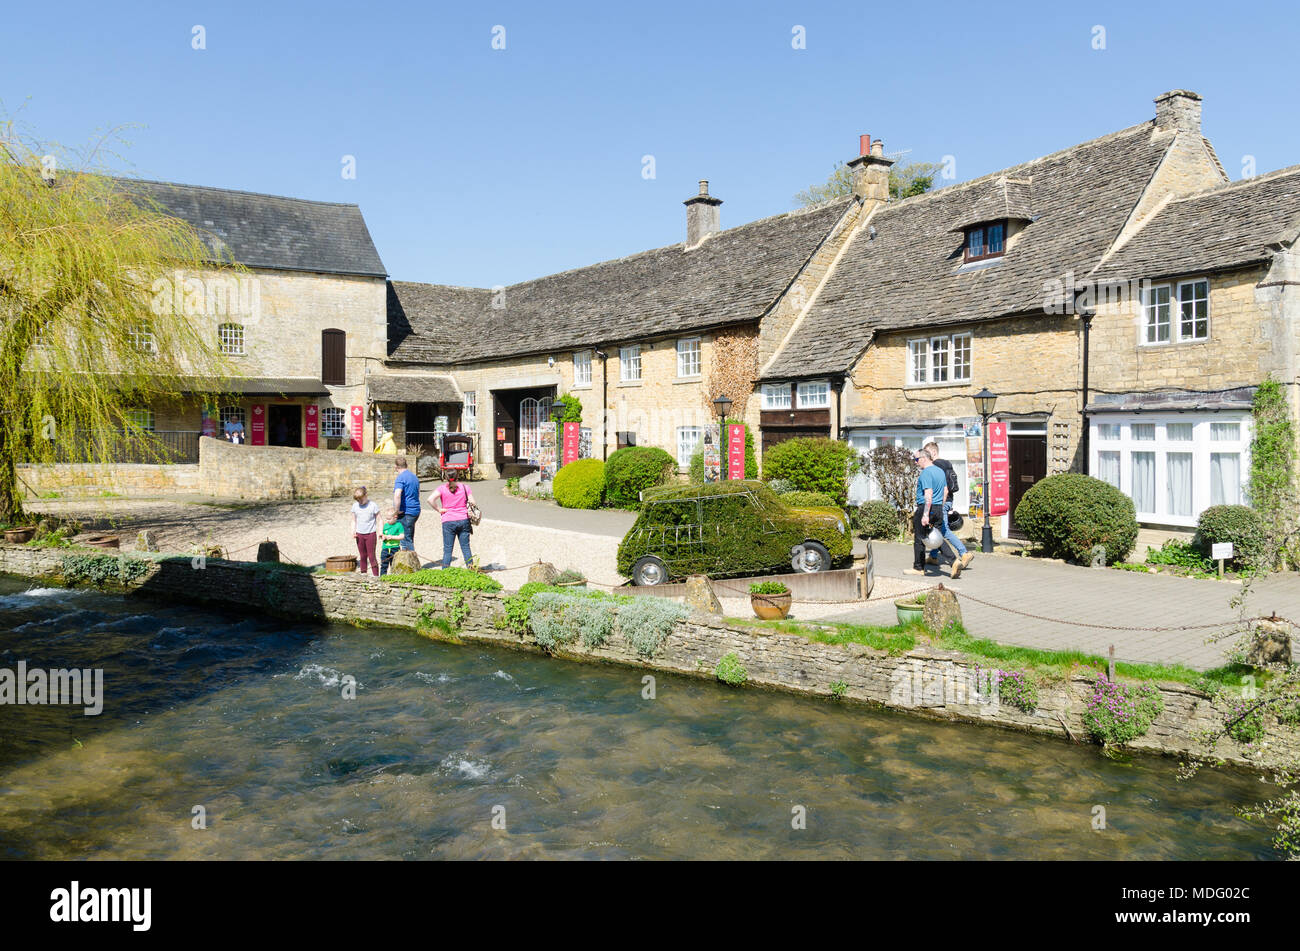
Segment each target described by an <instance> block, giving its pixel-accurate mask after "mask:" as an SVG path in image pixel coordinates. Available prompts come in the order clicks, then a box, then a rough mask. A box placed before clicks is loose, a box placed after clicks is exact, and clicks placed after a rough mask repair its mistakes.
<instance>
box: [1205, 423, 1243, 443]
mask: <svg viewBox="0 0 1300 951" xmlns="http://www.w3.org/2000/svg"><path fill="white" fill-rule="evenodd" d="M1240 439H1241V423H1210V442H1237V441H1238V440H1240Z"/></svg>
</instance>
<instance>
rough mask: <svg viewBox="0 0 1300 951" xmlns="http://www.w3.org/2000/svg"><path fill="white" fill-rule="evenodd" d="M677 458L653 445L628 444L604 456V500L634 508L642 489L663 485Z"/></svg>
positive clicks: (637, 503) (638, 501)
mask: <svg viewBox="0 0 1300 951" xmlns="http://www.w3.org/2000/svg"><path fill="white" fill-rule="evenodd" d="M676 465H677V460H676V459H674V458H673V457H672V456H671V455H669V454H668V453H667V452H665V451H664V450H662V449H657V448H655V447H654V446H628V447H626V448H624V449H619V450H618V451H617V452H614V453H611V454H610V457H609V458H608V459H606V460H605V502H606V504H608V505H616V506H618V507H619V508H632V509H634V508H636V507H637V506H639V505H640V504H641V499H640V494H641V492H642V490H644V489H650V488H654V487H655V486H656V485H663V484H664V482H666V481H667V480H668V478H669V476H670V475H671V474H672V472H673V469H674V468H675V467H676Z"/></svg>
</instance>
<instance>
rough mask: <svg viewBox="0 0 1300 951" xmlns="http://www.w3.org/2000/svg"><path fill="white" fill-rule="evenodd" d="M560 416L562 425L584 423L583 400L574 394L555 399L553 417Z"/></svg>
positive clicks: (566, 394)
mask: <svg viewBox="0 0 1300 951" xmlns="http://www.w3.org/2000/svg"><path fill="white" fill-rule="evenodd" d="M557 415H558V416H559V420H558V421H559V422H561V423H580V422H582V400H580V399H578V398H577V397H576V396H574V395H573V394H572V393H564V394H561V395H560V396H557V397H556V398H555V401H554V403H553V404H552V405H551V416H552V418H554V417H555V416H557Z"/></svg>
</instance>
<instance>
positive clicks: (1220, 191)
mask: <svg viewBox="0 0 1300 951" xmlns="http://www.w3.org/2000/svg"><path fill="white" fill-rule="evenodd" d="M1298 231H1300V165H1297V166H1293V167H1291V168H1285V169H1282V170H1280V171H1277V172H1271V173H1269V174H1268V175H1262V176H1260V177H1258V178H1252V179H1247V180H1245V181H1240V182H1229V183H1226V184H1223V185H1219V186H1217V187H1215V188H1212V189H1209V190H1208V191H1203V192H1198V193H1197V194H1195V195H1189V196H1187V197H1184V198H1179V199H1177V200H1174V201H1170V202H1168V203H1167V204H1166V205H1165V206H1164V207H1163V208H1161V209H1160V211H1159V212H1158V213H1157V214H1156V216H1155V217H1154V218H1153V219H1152V220H1151V221H1149V222H1148V223H1147V224H1146V225H1145V226H1144V227H1143V228H1142V230H1141V231H1139V232H1138V233H1137V234H1136V235H1135V236H1134V237H1133V238H1132V240H1130V241H1128V242H1127V243H1126V244H1125V245H1124V246H1123V247H1121V248H1120V249H1119V250H1118V251H1116V252H1115V254H1114V255H1113V256H1112V257H1111V258H1110V259H1109V260H1108V261H1106V262H1105V263H1104V264H1103V265H1102V266H1101V267H1099V268H1098V269H1097V270H1096V272H1095V273H1094V277H1095V278H1096V279H1099V280H1116V281H1118V280H1124V281H1129V280H1142V279H1144V278H1158V277H1170V276H1172V275H1175V274H1188V273H1193V272H1196V271H1215V270H1218V271H1222V270H1230V269H1232V268H1238V267H1244V266H1249V265H1251V264H1257V263H1260V262H1264V261H1268V260H1270V259H1271V258H1272V249H1273V248H1274V247H1275V246H1277V245H1280V244H1289V243H1291V242H1292V241H1294V240H1295V238H1296V234H1297V232H1298Z"/></svg>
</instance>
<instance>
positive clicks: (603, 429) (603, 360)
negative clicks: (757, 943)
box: [592, 350, 609, 459]
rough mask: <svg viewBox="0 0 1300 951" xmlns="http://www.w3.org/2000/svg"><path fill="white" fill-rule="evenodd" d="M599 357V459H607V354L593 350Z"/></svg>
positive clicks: (603, 351) (604, 351)
mask: <svg viewBox="0 0 1300 951" xmlns="http://www.w3.org/2000/svg"><path fill="white" fill-rule="evenodd" d="M592 352H593V353H595V354H596V356H598V357H600V458H601V459H608V458H609V352H608V351H606V350H593V351H592Z"/></svg>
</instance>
